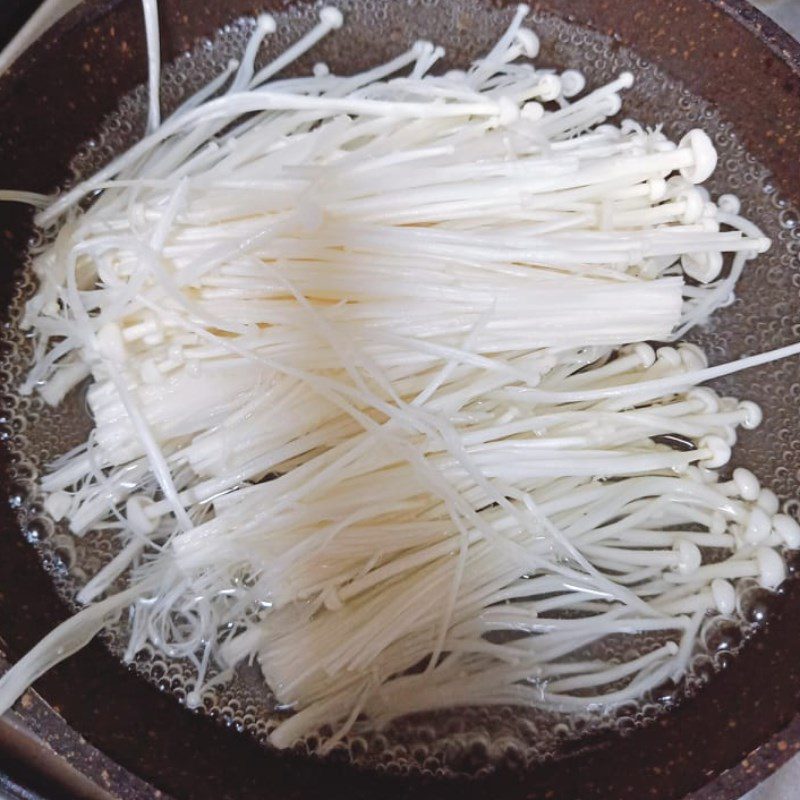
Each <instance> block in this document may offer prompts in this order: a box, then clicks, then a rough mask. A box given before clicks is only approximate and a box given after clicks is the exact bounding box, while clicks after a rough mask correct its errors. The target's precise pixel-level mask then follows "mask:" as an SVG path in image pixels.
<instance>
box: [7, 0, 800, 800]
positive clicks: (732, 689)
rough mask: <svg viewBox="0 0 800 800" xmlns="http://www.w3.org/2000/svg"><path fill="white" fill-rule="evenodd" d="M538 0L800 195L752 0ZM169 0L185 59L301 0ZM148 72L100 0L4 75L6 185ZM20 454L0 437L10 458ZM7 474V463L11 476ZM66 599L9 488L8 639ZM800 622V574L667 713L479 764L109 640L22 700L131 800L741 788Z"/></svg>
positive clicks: (678, 793) (48, 733) (130, 12)
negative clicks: (390, 768) (434, 761)
mask: <svg viewBox="0 0 800 800" xmlns="http://www.w3.org/2000/svg"><path fill="white" fill-rule="evenodd" d="M0 1H1V0H0ZM392 1H394V0H392ZM445 1H446V0H440V2H445ZM488 1H489V0H487V2H488ZM385 2H390V0H385ZM494 4H495V5H506V4H507V3H501V2H495V3H494ZM533 4H534V5H535V6H537V7H539V8H542V9H544V10H548V11H550V12H554V13H556V14H559V15H560V16H562V17H564V18H566V19H574V20H575V21H577V22H579V23H581V24H584V25H588V26H590V27H593V28H595V29H597V30H599V31H601V32H604V33H607V34H609V35H612V36H613V37H614V38H615V39H616V40H618V41H619V42H620V43H622V44H625V45H628V46H630V47H632V48H634V49H635V50H636V51H637V52H639V53H640V54H641V55H642V56H643V57H645V58H647V59H649V60H652V61H654V62H656V63H657V64H659V65H660V66H661V67H662V68H663V69H664V70H666V71H668V72H670V73H671V74H673V75H675V76H676V77H678V78H679V79H681V80H682V81H683V82H684V83H685V84H686V85H687V86H688V87H689V88H690V89H692V90H693V91H694V92H695V93H697V94H699V95H702V96H704V97H706V98H708V99H710V100H712V101H713V102H714V103H715V104H716V105H717V106H718V107H720V108H722V109H724V112H725V116H726V117H727V119H729V120H730V121H731V122H732V123H733V124H734V126H735V128H736V130H737V133H738V134H739V135H740V136H741V137H742V138H743V139H744V140H745V143H746V144H747V147H748V149H749V150H750V151H751V152H752V153H753V154H754V155H755V156H756V157H757V158H758V159H759V160H760V161H761V162H762V163H764V164H765V165H766V166H767V167H768V168H769V169H771V171H772V172H773V173H774V174H775V175H776V176H778V177H779V179H780V183H781V185H782V186H783V187H784V189H785V191H786V192H787V193H788V195H789V199H790V200H791V201H793V202H794V203H795V204H798V203H800V48H799V47H798V45H797V44H796V43H795V42H793V41H792V40H791V39H790V38H789V37H788V36H786V35H785V34H783V33H782V32H781V31H780V30H779V29H777V28H776V27H775V26H774V25H772V24H770V23H769V22H768V21H767V20H766V19H765V18H764V17H763V16H761V15H760V14H758V12H756V11H755V10H754V9H752V8H751V7H750V6H749V5H748V4H747V3H746V2H744V0H741V1H739V0H541V2H534V3H533ZM160 5H161V9H162V10H161V17H162V28H163V46H164V55H165V58H167V59H171V58H173V57H175V56H176V55H178V54H180V53H181V52H184V51H185V50H187V49H189V48H190V47H191V46H192V44H193V43H194V42H196V41H197V39H198V38H200V37H202V36H207V35H210V34H211V33H212V32H213V31H214V30H216V29H217V28H218V27H219V26H220V25H222V24H224V23H226V22H228V21H229V20H230V19H231V18H232V17H234V16H238V15H241V14H246V13H253V12H255V11H260V10H263V9H265V8H282V7H285V6H287V5H289V3H288V2H286V1H285V0H264V2H255V1H254V0H160ZM144 77H145V52H144V37H143V30H142V23H141V14H140V7H139V0H89V1H88V2H87V3H85V5H84V6H83V7H81V8H80V9H79V10H77V11H75V12H73V13H72V14H70V15H69V16H68V17H66V18H65V19H64V20H62V21H61V22H60V23H58V25H57V26H56V28H55V29H54V30H53V31H52V32H51V33H50V34H48V35H47V37H46V38H45V40H44V41H43V42H41V43H40V44H38V45H37V46H36V47H34V48H33V50H32V51H30V53H29V54H27V55H26V56H25V57H24V58H23V59H22V60H21V61H20V62H18V64H17V65H16V67H15V68H14V70H13V71H12V73H11V74H9V75H8V76H7V77H6V78H5V79H4V80H3V81H2V82H0V186H24V187H25V188H28V189H32V190H38V191H49V190H52V189H54V188H55V187H56V186H58V185H59V184H60V183H61V182H62V181H63V180H64V179H65V178H66V177H67V175H66V164H67V162H68V158H69V155H71V154H72V153H73V152H74V151H75V150H76V149H77V147H78V145H79V144H80V143H81V142H83V141H84V140H85V139H87V138H88V137H89V136H91V135H92V133H93V132H94V130H95V129H96V127H97V123H98V121H99V120H100V119H101V118H102V117H103V116H104V115H105V114H107V113H109V112H110V111H111V110H113V108H114V107H115V105H116V102H117V99H118V98H119V96H120V95H121V94H124V93H125V92H127V91H129V90H130V89H132V88H133V87H134V86H135V85H137V84H138V83H140V82H141V81H142V80H143V79H144ZM792 192H794V195H793V196H792ZM29 234H30V214H29V212H27V211H26V210H24V209H22V208H20V207H18V206H8V205H2V206H0V264H3V265H9V264H18V263H20V260H21V253H22V252H23V250H24V247H25V243H26V241H27V239H28V236H29ZM11 286H12V274H11V273H10V271H6V272H4V273H3V274H2V275H1V276H0V308H4V307H5V306H6V305H7V304H8V301H9V298H10V293H11ZM1 391H2V388H0V392H1ZM1 402H2V396H0V403H1ZM5 461H6V456H5V455H2V456H0V470H3V469H5V466H6V465H5ZM0 477H1V476H0ZM8 489H9V487H8V486H7V481H6V485H5V486H4V487H3V488H2V490H0V495H2V494H4V493H7V490H8ZM65 614H66V610H65V609H64V607H63V605H62V604H61V603H60V602H59V600H58V599H57V597H56V595H55V593H54V590H53V588H52V585H51V583H50V580H49V578H48V576H47V575H46V574H45V573H44V571H43V570H42V568H41V566H40V564H39V563H38V561H37V560H36V558H35V556H34V554H33V552H32V550H31V548H30V547H29V546H28V544H27V543H26V542H25V540H24V539H23V537H22V536H20V535H19V534H18V532H17V530H16V522H15V519H14V516H13V514H12V512H11V510H10V509H9V507H8V505H7V504H6V503H5V502H3V503H0V636H2V639H3V642H4V645H5V648H4V649H5V651H6V652H7V653H8V655H9V656H10V657H11V658H16V657H18V656H19V655H20V654H21V653H23V652H24V651H25V650H27V649H28V648H29V647H31V646H32V645H33V644H34V643H35V642H36V641H37V640H38V639H39V638H41V636H43V635H44V634H45V633H46V632H47V631H48V630H50V629H51V628H52V627H53V626H54V625H55V624H56V623H57V622H59V621H61V619H63V618H64V616H65ZM798 629H800V581H796V580H795V581H793V582H790V584H789V585H788V587H787V589H786V592H785V596H784V597H783V598H782V600H781V602H780V610H779V611H778V613H777V614H776V615H775V616H774V617H773V618H772V620H771V623H770V625H769V626H768V627H766V628H765V629H763V630H762V631H761V632H760V633H759V634H758V635H757V637H756V638H755V639H754V640H753V641H752V642H751V643H750V644H749V646H748V647H747V648H745V650H744V652H743V653H742V654H741V655H740V656H739V657H738V658H737V659H736V660H734V661H733V663H732V664H731V665H730V667H729V668H728V669H726V670H725V671H723V672H722V673H721V674H720V675H719V676H718V677H717V678H716V679H715V680H714V681H713V682H712V683H711V684H710V685H709V686H708V687H707V688H706V689H705V690H704V691H703V692H701V693H699V695H698V696H697V697H695V698H693V699H692V700H691V702H688V703H686V704H684V705H682V706H681V707H679V708H678V709H677V710H676V711H674V712H672V713H670V714H669V715H667V716H666V717H664V718H663V719H661V720H660V721H659V722H658V723H657V724H654V725H651V726H650V727H648V728H645V729H643V730H639V731H637V732H636V733H635V734H633V735H629V736H627V737H621V736H612V735H605V734H604V735H603V736H599V737H597V738H596V739H595V740H592V741H583V742H581V743H580V747H579V748H577V749H575V750H574V752H573V751H570V750H569V749H568V748H564V750H563V752H562V753H561V754H560V757H559V759H558V760H556V761H554V762H552V763H548V764H546V765H544V766H540V767H537V768H535V769H532V770H530V771H526V772H516V771H510V770H499V771H497V772H496V773H494V774H492V775H491V776H490V777H488V778H484V779H480V780H467V779H452V780H448V781H446V782H444V781H435V780H434V779H428V778H421V777H420V778H414V779H409V778H407V777H404V776H400V775H392V774H380V775H379V774H376V773H372V772H370V773H368V772H359V771H356V770H354V769H352V768H351V767H349V766H347V765H345V764H340V763H333V762H330V761H328V762H322V761H312V760H310V759H308V758H301V757H300V756H298V755H295V754H277V753H274V752H270V751H265V750H264V749H263V748H261V747H259V746H257V745H256V744H255V743H254V742H253V741H251V740H249V739H248V738H246V737H242V736H239V735H237V734H236V732H234V731H231V730H228V729H225V728H223V727H221V726H219V725H216V724H215V723H214V722H213V720H211V719H208V718H204V717H200V716H198V715H195V714H191V713H188V712H187V711H186V710H185V709H183V708H181V707H180V706H178V705H177V703H175V702H174V700H173V699H172V698H171V697H169V696H168V695H165V694H162V693H160V692H158V691H157V690H156V689H154V688H153V687H152V686H150V685H148V684H146V683H145V682H143V681H142V680H140V679H139V678H137V677H136V676H135V675H133V674H132V673H131V672H129V671H127V670H126V669H125V668H124V667H123V666H122V665H121V664H119V663H118V662H117V661H116V660H115V659H114V658H112V657H111V656H110V654H109V653H108V652H107V650H106V649H105V648H104V647H102V646H101V645H100V644H97V643H94V644H92V645H90V646H89V647H88V648H86V649H85V650H84V651H82V652H81V653H80V654H79V655H77V656H76V657H74V658H72V659H70V660H69V661H68V662H66V663H65V664H63V665H61V666H60V667H58V668H57V669H55V670H53V671H52V672H51V673H50V674H48V675H47V676H46V677H45V678H43V679H42V680H41V681H40V682H39V683H38V684H37V689H38V690H39V692H40V693H41V695H42V696H43V697H44V698H46V699H47V700H48V702H49V703H50V704H51V706H52V708H53V711H51V710H50V709H48V708H47V706H45V705H44V704H43V703H41V701H39V700H38V699H37V698H36V697H35V696H34V695H33V694H32V693H29V694H28V695H26V697H25V698H24V699H23V701H22V702H21V703H20V705H19V707H18V709H17V714H18V715H19V716H20V717H21V718H22V719H24V720H25V721H26V722H27V723H28V725H29V726H30V727H31V728H32V729H33V730H34V732H35V733H37V734H38V735H39V736H40V737H41V738H42V739H44V740H45V741H47V742H48V744H49V745H50V747H51V748H52V750H53V751H54V753H55V754H56V757H57V758H60V759H63V762H64V763H65V764H70V765H72V766H73V767H75V768H77V770H78V771H79V772H80V773H82V774H83V775H85V776H88V777H90V778H91V779H92V780H93V781H95V782H96V783H97V784H98V785H99V786H101V787H102V788H103V790H104V791H105V792H107V793H108V795H109V796H113V797H119V798H126V800H127V798H131V800H133V798H137V799H138V798H145V797H146V798H151V797H167V796H173V797H175V798H191V800H206V799H208V800H221V799H222V798H231V799H233V798H237V799H244V798H253V799H255V798H258V799H259V800H263V798H265V797H269V798H275V800H291V799H292V798H298V800H300V798H302V799H303V800H311V799H312V798H319V800H323V798H324V800H335V799H336V798H340V797H341V798H348V800H360V799H361V798H364V800H367V798H369V800H374V799H375V798H378V797H379V798H382V799H385V800H394V799H395V798H396V799H397V800H400V799H401V798H415V800H423V799H427V798H431V800H434V799H435V800H448V799H449V798H453V800H456V798H457V799H458V800H471V799H472V798H475V800H478V799H479V798H493V799H494V798H497V799H498V800H500V799H501V798H503V799H505V798H507V799H508V800H517V798H519V799H520V800H521V799H522V798H526V800H545V799H546V800H559V799H563V800H643V799H644V798H653V799H654V800H674V799H675V798H680V797H684V796H686V795H687V793H691V794H689V797H690V798H691V799H692V800H733V798H738V797H739V796H740V795H741V794H742V793H743V792H744V791H746V790H747V789H749V788H751V787H752V786H753V785H755V784H756V783H757V782H758V781H759V780H761V779H762V778H763V777H765V776H766V775H767V774H769V773H770V772H771V771H773V770H774V769H775V768H777V766H779V765H780V764H781V763H782V762H783V761H785V760H786V759H787V758H789V757H790V756H791V755H792V754H793V753H794V752H796V751H797V750H799V749H800V716H793V715H794V714H795V712H796V710H797V709H798V707H800V636H798ZM78 686H79V687H80V690H79V691H78V690H76V687H78ZM65 720H66V722H65ZM776 731H780V733H777V734H776ZM1 737H2V734H1V733H0V738H1ZM134 776H135V777H134ZM700 787H702V788H700Z"/></svg>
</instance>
